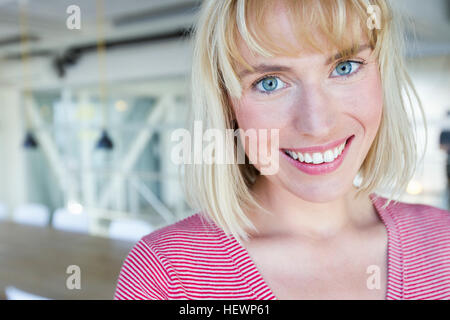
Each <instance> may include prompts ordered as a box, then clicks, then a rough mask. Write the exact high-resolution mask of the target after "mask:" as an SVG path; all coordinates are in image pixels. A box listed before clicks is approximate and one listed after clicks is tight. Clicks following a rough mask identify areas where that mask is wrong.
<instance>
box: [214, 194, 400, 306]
mask: <svg viewBox="0 0 450 320" xmlns="http://www.w3.org/2000/svg"><path fill="white" fill-rule="evenodd" d="M369 198H370V200H371V201H372V204H373V206H374V208H375V211H376V213H377V214H378V216H379V217H380V219H381V221H382V222H383V224H384V226H385V228H386V231H387V238H388V248H387V259H386V261H387V285H386V293H385V296H384V299H385V300H392V299H396V298H398V297H399V296H400V297H401V298H403V254H402V250H401V245H400V243H401V241H400V238H399V233H398V228H397V226H396V223H395V220H394V218H393V215H392V213H391V212H390V206H388V207H386V208H385V209H383V208H382V206H383V204H384V202H385V201H387V200H386V199H385V198H384V197H381V196H379V195H376V194H375V193H371V194H370V195H369ZM390 205H391V204H390ZM219 229H220V228H219ZM221 230H222V229H221ZM222 232H223V231H222ZM227 239H228V241H229V245H230V247H229V248H228V252H229V253H230V255H231V256H232V258H233V260H234V263H235V264H236V265H237V267H238V268H239V269H240V271H241V273H242V276H243V278H244V279H246V281H247V283H248V285H249V287H250V288H251V290H252V291H253V293H254V294H255V296H256V297H257V299H261V300H279V299H278V298H277V297H276V296H275V294H274V293H273V291H272V289H271V288H270V287H269V285H268V284H267V282H266V281H265V280H264V278H263V276H262V275H261V273H260V271H259V269H258V267H257V266H256V264H255V262H254V261H253V259H252V258H251V257H250V254H249V252H248V251H247V249H245V247H244V246H243V245H242V244H241V243H240V242H239V241H238V240H237V239H236V238H235V237H234V236H232V235H229V236H228V237H227ZM231 248H233V249H231Z"/></svg>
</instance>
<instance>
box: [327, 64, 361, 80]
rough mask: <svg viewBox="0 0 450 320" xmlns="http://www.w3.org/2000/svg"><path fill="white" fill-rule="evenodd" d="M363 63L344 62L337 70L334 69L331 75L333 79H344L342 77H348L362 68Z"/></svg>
mask: <svg viewBox="0 0 450 320" xmlns="http://www.w3.org/2000/svg"><path fill="white" fill-rule="evenodd" d="M361 64H362V62H359V61H343V62H340V63H339V64H338V65H337V66H336V68H334V70H333V72H332V73H331V76H332V77H342V76H344V77H345V76H348V75H351V74H353V73H355V72H356V71H358V69H359V68H360V67H361Z"/></svg>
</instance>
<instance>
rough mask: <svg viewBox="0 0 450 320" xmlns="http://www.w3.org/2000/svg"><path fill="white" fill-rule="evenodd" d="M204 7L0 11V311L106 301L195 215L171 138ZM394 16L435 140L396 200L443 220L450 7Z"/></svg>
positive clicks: (94, 3) (74, 0)
mask: <svg viewBox="0 0 450 320" xmlns="http://www.w3.org/2000/svg"><path fill="white" fill-rule="evenodd" d="M200 3H201V0H127V1H123V0H70V1H69V0H67V1H66V0H28V1H19V0H0V154H1V157H0V298H2V299H111V298H112V297H113V294H114V288H115V285H116V280H117V277H118V274H119V270H120V267H121V264H122V262H123V260H124V258H125V256H126V254H127V253H128V251H129V250H130V249H131V247H132V246H133V244H134V243H135V242H137V241H138V240H139V239H140V238H141V237H142V236H143V235H145V234H148V233H150V232H152V231H153V230H155V229H157V228H160V227H162V226H164V225H167V224H170V223H173V222H175V221H177V220H179V219H182V218H184V217H186V216H188V215H190V214H192V213H193V212H194V211H192V210H191V209H190V208H189V207H188V206H187V204H186V202H185V200H184V196H183V193H182V189H181V186H180V179H179V169H178V167H177V166H176V165H175V164H173V163H172V162H171V161H170V152H171V148H172V146H173V145H172V144H173V143H172V142H171V140H170V134H171V132H172V130H174V129H176V128H181V127H186V116H187V111H188V105H189V92H188V90H189V83H188V81H189V71H190V63H191V62H190V59H191V39H190V35H191V28H192V25H193V23H194V22H195V19H196V14H197V12H198V7H199V5H200ZM393 5H394V6H396V7H398V9H399V10H400V11H401V12H402V13H403V14H404V15H405V16H407V17H409V19H410V21H412V22H413V24H412V25H410V26H408V28H407V30H405V32H406V36H407V39H408V50H407V53H406V54H407V64H408V68H409V70H410V72H411V76H412V80H413V82H414V84H415V85H416V88H417V91H418V94H419V96H420V97H421V99H422V101H423V104H424V109H425V112H426V117H427V124H428V135H429V140H428V147H427V150H426V155H425V158H424V161H423V162H422V163H421V164H420V166H419V168H418V170H417V173H416V176H415V177H414V179H413V180H412V181H411V182H410V184H409V186H408V189H407V190H406V193H405V195H404V197H403V199H402V200H403V201H406V202H417V203H425V204H430V205H433V206H437V207H440V208H444V209H448V208H449V196H448V180H449V177H450V174H449V169H448V168H450V166H449V165H448V163H449V161H448V155H447V154H448V152H450V132H447V130H450V99H449V98H450V94H449V89H450V1H449V0H429V1H421V0H396V1H393ZM78 9H79V11H78ZM77 12H79V16H77ZM78 18H79V21H81V23H80V24H77V21H78V20H77V19H78ZM417 116H419V113H418V112H417ZM417 126H418V137H419V140H418V148H419V150H422V148H423V144H424V140H423V139H421V138H423V136H424V126H423V123H422V122H421V121H418V123H417ZM71 266H72V267H71ZM73 266H75V267H73Z"/></svg>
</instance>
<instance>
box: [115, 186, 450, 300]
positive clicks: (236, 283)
mask: <svg viewBox="0 0 450 320" xmlns="http://www.w3.org/2000/svg"><path fill="white" fill-rule="evenodd" d="M370 199H371V200H372V202H373V204H374V207H375V208H376V210H377V213H378V214H379V216H380V218H381V219H382V221H383V222H384V224H385V226H386V228H387V233H388V280H387V281H388V284H387V292H386V299H388V300H393V299H450V212H449V211H446V210H442V209H439V208H436V207H432V206H429V205H423V204H409V203H404V202H397V203H396V204H394V203H393V202H391V203H390V204H389V206H388V207H387V208H386V209H382V208H381V207H382V205H383V204H384V203H385V201H386V198H384V197H381V196H379V195H376V194H374V193H372V194H371V195H370ZM114 299H116V300H124V299H158V300H159V299H195V300H198V299H248V300H253V299H256V300H266V299H270V300H273V299H276V297H275V295H274V294H273V292H272V291H271V290H270V288H269V287H268V285H267V284H266V283H265V281H264V279H263V277H262V275H261V274H260V273H259V271H258V269H257V267H256V266H255V264H254V263H253V261H252V259H251V258H250V256H249V254H248V252H247V251H246V250H245V249H244V247H243V246H242V245H241V244H240V243H239V242H238V241H237V240H236V239H235V238H234V237H232V236H227V235H226V234H225V233H224V232H223V230H222V229H221V228H219V227H218V226H217V225H215V224H214V222H212V221H211V220H210V219H209V218H207V217H204V216H203V215H201V214H200V213H197V214H194V215H191V216H190V217H187V218H185V219H183V220H181V221H178V222H176V223H174V224H172V225H169V226H166V227H163V228H161V229H159V230H157V231H154V232H152V233H151V234H149V235H147V236H145V237H143V238H142V239H141V240H140V241H139V242H138V243H137V244H136V245H135V246H134V247H133V249H132V250H131V251H130V253H129V255H128V257H127V258H126V259H125V262H124V263H123V266H122V269H121V271H120V275H119V279H118V283H117V288H116V292H115V296H114Z"/></svg>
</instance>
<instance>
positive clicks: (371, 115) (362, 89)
mask: <svg viewBox="0 0 450 320" xmlns="http://www.w3.org/2000/svg"><path fill="white" fill-rule="evenodd" d="M338 95H339V97H336V99H338V100H339V101H341V104H342V107H343V110H346V112H347V113H348V114H349V115H350V116H351V117H353V118H354V119H355V120H357V121H358V122H359V123H360V124H361V125H362V126H363V127H364V130H365V131H366V133H367V134H368V135H370V136H374V135H375V133H376V131H377V130H378V127H379V124H380V120H381V115H382V111H383V90H382V86H381V78H380V75H379V72H378V71H376V70H374V71H373V72H371V73H370V74H368V75H367V76H366V77H365V78H364V79H362V80H361V81H358V82H356V83H354V84H352V85H351V86H349V87H348V88H346V89H345V90H341V92H340V93H339V94H338Z"/></svg>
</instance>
